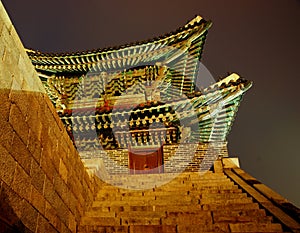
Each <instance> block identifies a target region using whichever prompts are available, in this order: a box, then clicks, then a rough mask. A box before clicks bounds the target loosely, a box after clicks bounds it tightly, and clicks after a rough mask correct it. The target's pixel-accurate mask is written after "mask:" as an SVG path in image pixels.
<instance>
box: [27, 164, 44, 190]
mask: <svg viewBox="0 0 300 233" xmlns="http://www.w3.org/2000/svg"><path fill="white" fill-rule="evenodd" d="M30 177H31V184H32V185H33V186H34V187H35V189H36V190H37V191H38V192H40V193H43V189H44V182H45V173H44V171H43V170H42V168H41V166H40V165H39V164H38V163H37V162H36V161H35V160H32V163H31V170H30Z"/></svg>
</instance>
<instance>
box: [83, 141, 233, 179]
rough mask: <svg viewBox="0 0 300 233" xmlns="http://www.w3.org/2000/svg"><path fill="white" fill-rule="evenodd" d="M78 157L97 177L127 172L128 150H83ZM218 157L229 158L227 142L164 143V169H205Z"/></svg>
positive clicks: (179, 170)
mask: <svg viewBox="0 0 300 233" xmlns="http://www.w3.org/2000/svg"><path fill="white" fill-rule="evenodd" d="M81 156H83V158H84V159H83V161H84V163H85V165H86V167H87V168H89V169H90V171H91V173H95V172H97V174H98V175H99V176H100V177H101V176H105V174H107V175H109V174H128V173H129V170H128V168H129V161H128V150H127V149H122V150H121V149H120V150H106V151H104V150H98V151H96V150H93V151H90V152H89V151H85V152H84V153H82V154H81ZM219 156H220V157H228V151H227V142H214V143H199V144H190V143H182V144H180V146H179V145H176V144H173V145H164V146H163V159H164V172H165V173H174V172H183V171H189V172H198V171H199V169H201V170H203V171H207V170H209V169H210V168H211V166H212V165H213V162H214V161H215V160H216V159H217V158H218V157H219Z"/></svg>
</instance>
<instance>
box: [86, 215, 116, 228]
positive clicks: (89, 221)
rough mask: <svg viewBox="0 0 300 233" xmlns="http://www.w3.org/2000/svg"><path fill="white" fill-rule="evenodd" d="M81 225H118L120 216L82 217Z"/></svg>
mask: <svg viewBox="0 0 300 233" xmlns="http://www.w3.org/2000/svg"><path fill="white" fill-rule="evenodd" d="M81 224H82V225H88V226H97V225H98V226H118V225H119V226H120V224H121V221H120V218H114V217H85V216H83V217H82V220H81Z"/></svg>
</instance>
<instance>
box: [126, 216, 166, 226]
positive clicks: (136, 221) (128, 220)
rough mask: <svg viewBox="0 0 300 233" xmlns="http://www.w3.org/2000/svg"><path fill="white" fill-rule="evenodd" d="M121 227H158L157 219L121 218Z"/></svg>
mask: <svg viewBox="0 0 300 233" xmlns="http://www.w3.org/2000/svg"><path fill="white" fill-rule="evenodd" d="M121 224H122V225H160V224H161V219H160V218H159V217H122V218H121Z"/></svg>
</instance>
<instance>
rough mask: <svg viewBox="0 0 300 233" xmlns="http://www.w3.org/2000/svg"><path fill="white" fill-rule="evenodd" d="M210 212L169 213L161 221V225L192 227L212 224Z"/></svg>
mask: <svg viewBox="0 0 300 233" xmlns="http://www.w3.org/2000/svg"><path fill="white" fill-rule="evenodd" d="M212 223H213V221H212V216H211V212H210V211H200V212H197V213H191V212H169V213H168V214H167V217H165V218H162V219H161V224H162V225H180V224H185V225H193V224H212Z"/></svg>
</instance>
